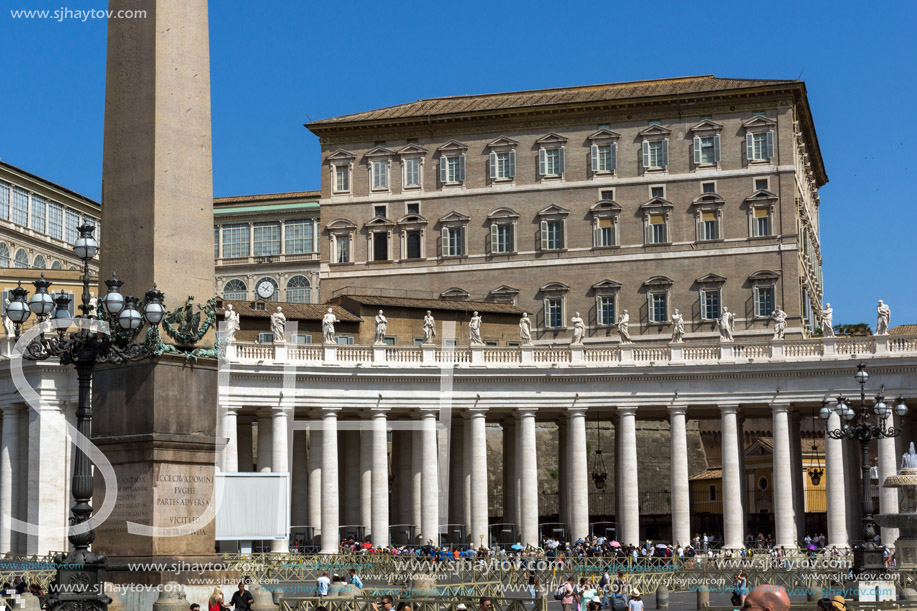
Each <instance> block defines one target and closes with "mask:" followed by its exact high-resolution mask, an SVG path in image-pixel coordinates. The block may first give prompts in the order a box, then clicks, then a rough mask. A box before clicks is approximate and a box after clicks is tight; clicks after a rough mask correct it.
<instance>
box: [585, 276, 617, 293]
mask: <svg viewBox="0 0 917 611" xmlns="http://www.w3.org/2000/svg"><path fill="white" fill-rule="evenodd" d="M620 288H621V283H620V282H615V281H614V280H609V279H608V278H606V279H604V280H600V281H599V282H596V283H595V284H593V285H592V290H594V291H595V292H596V293H610V292H612V291H617V290H618V289H620Z"/></svg>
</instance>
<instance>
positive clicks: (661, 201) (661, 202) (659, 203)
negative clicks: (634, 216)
mask: <svg viewBox="0 0 917 611" xmlns="http://www.w3.org/2000/svg"><path fill="white" fill-rule="evenodd" d="M674 207H675V204H673V203H672V202H670V201H669V200H667V199H666V198H664V197H654V198H652V199H651V200H649V201H648V202H646V203H644V204H643V205H641V206H640V210H646V209H652V208H674Z"/></svg>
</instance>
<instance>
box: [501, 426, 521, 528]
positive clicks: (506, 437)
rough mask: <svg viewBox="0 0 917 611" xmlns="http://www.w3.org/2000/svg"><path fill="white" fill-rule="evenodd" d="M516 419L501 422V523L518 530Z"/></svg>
mask: <svg viewBox="0 0 917 611" xmlns="http://www.w3.org/2000/svg"><path fill="white" fill-rule="evenodd" d="M516 435H517V433H516V419H515V416H510V417H508V418H506V419H505V420H504V421H503V521H504V522H510V523H512V524H515V525H516V528H517V529H519V528H520V524H519V515H518V509H517V506H516V492H517V489H516Z"/></svg>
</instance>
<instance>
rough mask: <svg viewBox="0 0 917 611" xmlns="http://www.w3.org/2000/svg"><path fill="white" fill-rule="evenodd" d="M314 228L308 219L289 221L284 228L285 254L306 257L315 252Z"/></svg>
mask: <svg viewBox="0 0 917 611" xmlns="http://www.w3.org/2000/svg"><path fill="white" fill-rule="evenodd" d="M313 231H314V226H313V222H312V221H311V220H308V219H302V220H298V221H287V222H286V225H285V227H284V252H285V253H286V254H288V255H304V254H307V253H311V252H314V249H315V241H314V235H313Z"/></svg>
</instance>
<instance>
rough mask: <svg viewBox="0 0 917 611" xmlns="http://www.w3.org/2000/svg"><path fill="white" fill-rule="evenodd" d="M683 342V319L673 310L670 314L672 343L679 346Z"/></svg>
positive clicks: (680, 314)
mask: <svg viewBox="0 0 917 611" xmlns="http://www.w3.org/2000/svg"><path fill="white" fill-rule="evenodd" d="M683 341H685V317H684V315H683V314H682V313H681V312H679V311H678V308H675V312H674V313H673V314H672V342H673V343H675V344H680V343H682V342H683Z"/></svg>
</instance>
